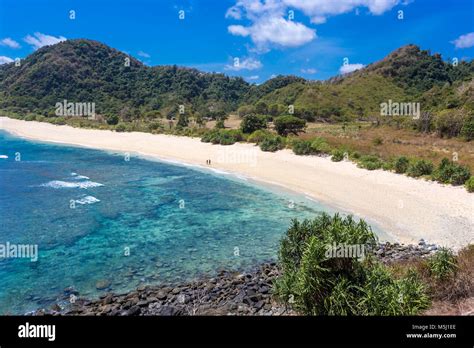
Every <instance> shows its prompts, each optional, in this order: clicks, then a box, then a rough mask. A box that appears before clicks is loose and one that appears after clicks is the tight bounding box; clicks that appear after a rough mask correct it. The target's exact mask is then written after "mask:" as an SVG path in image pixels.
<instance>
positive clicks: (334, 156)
mask: <svg viewBox="0 0 474 348" xmlns="http://www.w3.org/2000/svg"><path fill="white" fill-rule="evenodd" d="M346 153H347V152H346V151H344V150H342V149H334V150H332V152H331V161H333V162H341V161H342V160H343V159H344V156H345V154H346Z"/></svg>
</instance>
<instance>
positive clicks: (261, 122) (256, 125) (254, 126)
mask: <svg viewBox="0 0 474 348" xmlns="http://www.w3.org/2000/svg"><path fill="white" fill-rule="evenodd" d="M265 128H267V119H266V118H265V116H257V115H254V114H250V115H246V116H244V118H243V119H242V122H241V123H240V129H241V130H242V132H243V133H253V132H255V131H257V130H259V129H265Z"/></svg>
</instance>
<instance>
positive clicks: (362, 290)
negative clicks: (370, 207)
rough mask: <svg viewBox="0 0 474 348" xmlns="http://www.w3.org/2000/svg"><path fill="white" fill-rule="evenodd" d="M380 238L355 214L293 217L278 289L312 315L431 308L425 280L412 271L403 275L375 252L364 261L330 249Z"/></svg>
mask: <svg viewBox="0 0 474 348" xmlns="http://www.w3.org/2000/svg"><path fill="white" fill-rule="evenodd" d="M376 242H377V239H376V237H375V235H374V233H373V232H372V229H371V228H370V226H369V225H367V224H366V223H365V222H364V221H363V220H360V221H358V222H357V221H355V220H354V219H353V218H352V217H351V216H347V217H345V218H343V217H341V216H340V215H338V214H335V215H334V216H329V215H328V214H325V213H323V214H321V215H320V216H318V217H317V218H316V219H314V220H312V221H310V220H304V221H303V222H299V221H297V220H293V221H292V223H291V225H290V228H289V229H288V231H287V232H286V235H285V237H284V238H283V239H282V241H281V243H280V250H279V263H280V267H281V270H282V274H281V276H280V277H279V278H278V279H277V280H276V282H275V293H276V295H277V296H278V297H279V298H280V299H281V300H283V301H285V302H289V303H290V304H291V305H292V307H293V308H294V309H296V310H298V311H300V312H302V313H304V314H309V315H408V314H416V313H418V312H419V311H420V310H422V309H424V308H426V307H427V306H428V298H427V296H426V294H425V289H424V286H423V284H422V283H421V282H420V281H418V280H417V279H416V277H414V276H413V275H412V274H408V275H406V276H403V277H401V278H400V279H398V278H395V277H394V275H393V274H392V273H391V272H390V271H389V270H388V269H387V268H386V266H384V265H382V264H380V263H378V262H375V261H373V259H372V258H371V257H370V255H368V256H369V257H368V258H366V259H365V260H364V261H360V260H358V259H357V258H351V257H340V256H338V257H335V255H334V254H331V253H328V246H334V245H336V246H341V245H342V246H343V245H360V246H364V247H366V248H367V249H369V250H370V249H371V248H372V247H374V246H375V244H376ZM367 249H364V250H367Z"/></svg>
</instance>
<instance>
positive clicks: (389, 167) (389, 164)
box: [382, 161, 395, 170]
mask: <svg viewBox="0 0 474 348" xmlns="http://www.w3.org/2000/svg"><path fill="white" fill-rule="evenodd" d="M394 168H395V164H394V163H393V161H387V162H383V163H382V169H383V170H393V169H394Z"/></svg>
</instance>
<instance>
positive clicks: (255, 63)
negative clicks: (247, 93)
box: [224, 58, 263, 71]
mask: <svg viewBox="0 0 474 348" xmlns="http://www.w3.org/2000/svg"><path fill="white" fill-rule="evenodd" d="M262 66H263V65H262V62H260V61H259V60H257V59H254V58H244V59H242V60H240V59H238V58H236V59H234V64H232V65H226V66H225V68H224V69H225V70H233V71H240V70H256V69H260V68H261V67H262Z"/></svg>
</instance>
